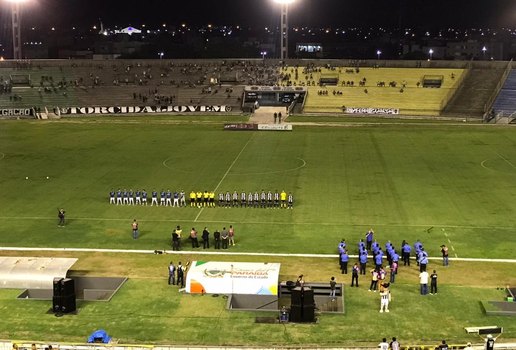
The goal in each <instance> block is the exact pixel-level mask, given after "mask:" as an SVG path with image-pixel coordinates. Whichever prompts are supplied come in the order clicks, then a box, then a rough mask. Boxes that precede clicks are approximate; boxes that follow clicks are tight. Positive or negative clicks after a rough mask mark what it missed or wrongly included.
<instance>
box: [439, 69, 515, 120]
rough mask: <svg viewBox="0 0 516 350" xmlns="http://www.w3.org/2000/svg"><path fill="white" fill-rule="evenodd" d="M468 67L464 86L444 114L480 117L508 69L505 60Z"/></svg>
mask: <svg viewBox="0 0 516 350" xmlns="http://www.w3.org/2000/svg"><path fill="white" fill-rule="evenodd" d="M475 65H476V66H473V67H470V68H469V69H467V72H466V76H465V78H464V82H463V84H462V86H461V87H460V88H459V89H458V91H457V93H456V94H455V96H454V97H453V98H452V100H451V101H450V102H449V103H448V105H447V106H446V107H445V110H444V112H443V115H445V116H450V117H460V118H466V117H476V118H480V117H481V116H482V115H483V114H484V112H485V105H486V104H487V103H488V100H489V98H490V96H491V95H492V93H493V91H495V89H496V86H497V84H498V82H499V81H500V79H501V78H502V76H503V74H504V71H505V69H506V63H504V62H490V63H489V64H484V65H482V64H481V63H480V62H475Z"/></svg>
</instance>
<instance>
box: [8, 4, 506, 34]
mask: <svg viewBox="0 0 516 350" xmlns="http://www.w3.org/2000/svg"><path fill="white" fill-rule="evenodd" d="M24 7H25V9H24V14H25V16H24V21H25V23H26V24H27V25H43V26H73V25H76V26H82V25H93V24H96V23H98V19H99V18H102V21H103V22H104V24H105V26H114V25H118V26H126V25H133V26H138V25H141V24H142V23H145V24H147V25H149V26H157V25H160V24H162V23H167V24H169V25H178V24H180V23H183V22H184V23H187V24H192V25H198V24H207V23H211V24H213V25H224V24H227V25H242V26H253V27H256V26H259V27H265V26H274V25H277V22H278V19H279V5H278V4H276V3H274V2H273V1H272V0H189V1H184V0H143V1H142V0H140V1H136V0H125V1H122V0H30V3H27V4H25V5H24ZM0 9H1V11H2V12H3V13H2V15H1V16H0V18H1V19H2V20H5V19H6V10H7V7H6V5H5V3H4V4H2V6H1V7H0ZM7 18H8V17H7ZM290 21H291V25H292V26H298V25H307V26H343V27H350V26H362V27H366V26H373V27H380V26H381V27H397V26H398V24H399V23H401V24H402V26H403V27H421V28H425V27H426V28H437V27H439V28H446V27H463V28H471V27H475V28H478V27H493V28H499V27H516V0H298V1H297V2H296V3H295V4H293V5H291V11H290Z"/></svg>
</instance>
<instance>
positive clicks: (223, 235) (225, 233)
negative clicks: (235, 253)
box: [172, 225, 235, 251]
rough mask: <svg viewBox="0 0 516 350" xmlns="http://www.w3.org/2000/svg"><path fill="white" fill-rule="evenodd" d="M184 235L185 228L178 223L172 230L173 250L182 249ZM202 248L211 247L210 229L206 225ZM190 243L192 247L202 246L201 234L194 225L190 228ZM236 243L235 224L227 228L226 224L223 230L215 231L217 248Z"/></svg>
mask: <svg viewBox="0 0 516 350" xmlns="http://www.w3.org/2000/svg"><path fill="white" fill-rule="evenodd" d="M182 237H183V230H182V228H181V226H180V225H177V226H176V228H175V229H174V231H172V250H176V251H178V250H181V239H182ZM200 238H201V241H202V248H203V249H209V248H210V231H209V230H208V228H207V227H206V226H205V227H204V229H203V230H202V234H201V237H200ZM188 239H189V240H190V243H191V244H192V248H193V249H195V248H200V243H199V234H198V232H197V230H196V229H195V227H192V229H191V230H190V234H189V236H188ZM234 245H235V229H234V227H233V225H229V228H228V229H226V227H225V226H224V227H223V228H222V231H219V230H217V229H216V230H215V232H213V246H214V248H215V249H221V248H222V249H228V248H229V246H234Z"/></svg>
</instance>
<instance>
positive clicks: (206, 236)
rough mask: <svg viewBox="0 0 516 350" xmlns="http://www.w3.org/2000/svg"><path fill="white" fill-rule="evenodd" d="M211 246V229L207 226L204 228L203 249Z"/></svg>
mask: <svg viewBox="0 0 516 350" xmlns="http://www.w3.org/2000/svg"><path fill="white" fill-rule="evenodd" d="M207 248H210V231H208V228H207V227H205V228H204V230H202V249H207Z"/></svg>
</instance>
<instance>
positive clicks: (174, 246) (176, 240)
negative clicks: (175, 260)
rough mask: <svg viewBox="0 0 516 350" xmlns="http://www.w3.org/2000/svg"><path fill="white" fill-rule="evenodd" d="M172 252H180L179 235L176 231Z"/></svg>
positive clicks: (173, 235)
mask: <svg viewBox="0 0 516 350" xmlns="http://www.w3.org/2000/svg"><path fill="white" fill-rule="evenodd" d="M172 250H179V235H178V234H177V232H176V231H174V232H172Z"/></svg>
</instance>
